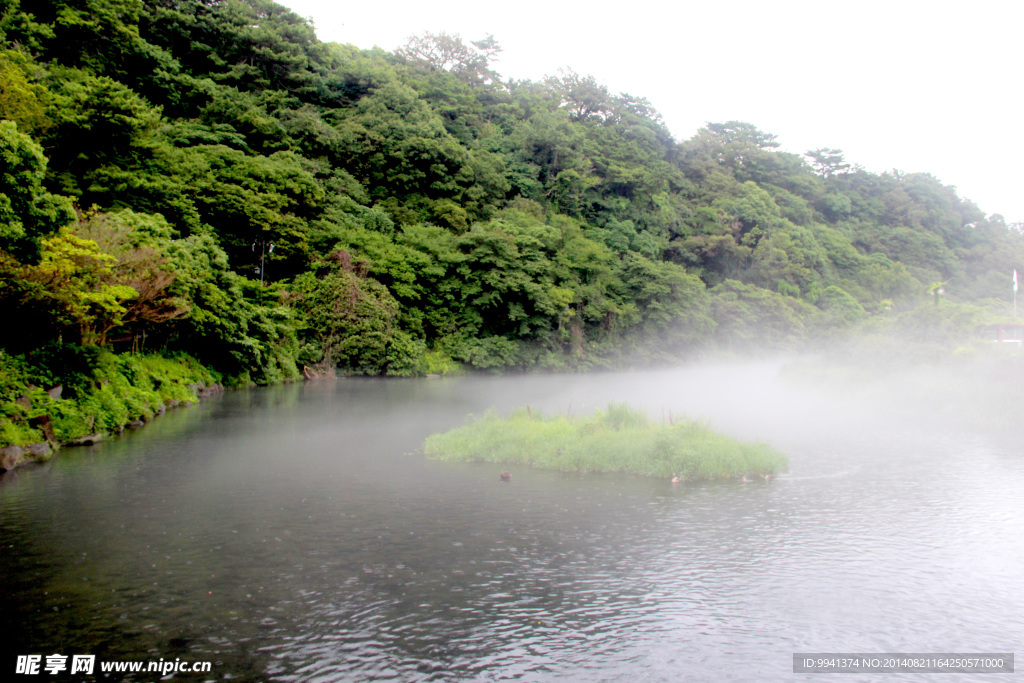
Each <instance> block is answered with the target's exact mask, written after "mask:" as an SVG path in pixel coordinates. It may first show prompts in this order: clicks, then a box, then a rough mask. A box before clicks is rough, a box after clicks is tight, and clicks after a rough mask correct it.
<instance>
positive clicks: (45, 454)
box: [22, 443, 53, 462]
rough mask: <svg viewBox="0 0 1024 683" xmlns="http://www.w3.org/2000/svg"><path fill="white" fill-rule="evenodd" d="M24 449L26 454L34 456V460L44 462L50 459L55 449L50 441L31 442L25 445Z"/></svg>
mask: <svg viewBox="0 0 1024 683" xmlns="http://www.w3.org/2000/svg"><path fill="white" fill-rule="evenodd" d="M22 451H24V452H25V455H27V456H29V457H30V458H32V460H35V461H38V462H42V461H44V460H49V459H50V456H52V455H53V449H52V447H51V446H50V444H49V443H30V444H29V445H23V446H22Z"/></svg>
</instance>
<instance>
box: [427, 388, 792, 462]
mask: <svg viewBox="0 0 1024 683" xmlns="http://www.w3.org/2000/svg"><path fill="white" fill-rule="evenodd" d="M423 450H424V453H425V454H426V455H427V457H430V458H435V459H438V460H457V461H469V462H494V463H502V464H508V465H527V466H530V467H540V468H544V469H554V470H561V471H565V472H622V473H627V474H636V475H641V476H648V477H663V478H666V479H667V478H671V477H673V476H678V477H679V478H680V480H682V481H688V480H689V481H693V480H705V479H724V478H729V477H741V476H770V475H773V474H775V473H777V472H780V471H782V470H784V469H785V467H786V462H787V459H786V456H785V455H783V454H782V453H780V452H779V451H776V450H775V449H773V448H772V447H771V446H768V445H767V444H761V443H745V442H742V441H738V440H736V439H732V438H730V437H727V436H724V435H722V434H719V433H717V432H715V431H714V430H712V429H711V428H710V427H709V426H708V425H707V424H706V423H705V422H700V421H695V420H690V419H688V418H685V417H682V418H673V417H671V416H669V417H668V418H667V420H666V421H664V422H661V423H655V422H651V421H650V420H649V419H648V417H647V414H646V413H645V412H644V411H643V410H638V409H634V408H631V407H630V406H628V405H626V404H614V403H613V404H610V405H609V406H608V409H607V411H605V412H597V413H594V414H593V415H590V416H585V417H573V416H569V415H558V416H554V417H545V416H543V415H542V414H540V413H539V412H537V411H534V410H532V409H530V408H529V407H527V408H520V409H519V410H517V411H515V412H514V413H512V415H510V416H509V417H508V418H501V417H498V416H497V415H496V414H493V413H489V414H487V415H485V416H484V417H483V418H481V419H479V420H477V421H475V422H471V423H469V424H467V425H464V426H462V427H459V428H456V429H453V430H451V431H448V432H444V433H442V434H434V435H432V436H429V437H427V439H426V442H425V443H424V448H423Z"/></svg>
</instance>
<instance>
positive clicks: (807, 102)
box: [278, 0, 1024, 222]
mask: <svg viewBox="0 0 1024 683" xmlns="http://www.w3.org/2000/svg"><path fill="white" fill-rule="evenodd" d="M278 2H280V3H281V4H283V5H285V6H287V7H290V8H291V9H292V10H294V11H295V12H296V13H298V14H299V15H301V16H304V17H311V18H312V19H313V22H314V24H315V26H316V29H317V35H318V36H319V37H320V39H321V40H324V41H336V42H341V43H352V44H354V45H357V46H359V47H364V48H369V47H373V46H375V45H376V46H379V47H382V48H384V49H386V50H389V51H390V50H394V49H395V48H396V47H399V46H400V45H402V44H403V43H405V41H406V39H407V38H408V37H409V36H411V35H416V34H421V33H424V32H427V31H430V32H434V33H436V32H439V31H447V32H449V33H458V34H460V35H461V36H462V37H463V39H464V40H466V41H467V42H468V41H471V40H479V39H481V38H483V37H484V36H486V35H487V34H488V33H491V34H494V37H495V38H496V39H497V41H498V43H499V44H501V46H502V48H503V49H504V52H502V53H501V54H500V55H499V59H498V61H497V62H495V63H494V64H493V68H495V70H496V71H498V72H499V73H500V74H502V75H503V76H504V77H505V78H515V79H530V80H540V79H542V78H543V77H544V76H546V75H552V74H555V73H556V72H557V71H558V69H559V68H571V69H573V70H574V71H576V72H578V73H580V74H583V75H587V74H590V75H593V76H594V77H595V78H596V79H597V80H598V82H600V83H603V84H605V85H607V86H608V87H609V89H610V90H611V91H612V92H628V93H629V94H631V95H635V96H639V97H646V98H647V99H648V100H650V101H651V103H652V104H653V105H654V106H655V108H657V109H658V111H660V112H661V114H662V116H663V117H664V119H665V122H666V124H667V125H668V127H669V129H670V130H671V131H672V133H673V135H674V136H675V137H676V138H677V139H679V140H685V139H688V138H689V137H691V136H692V135H693V134H694V133H696V131H697V129H698V128H700V127H701V126H703V125H704V124H705V123H707V122H709V121H711V122H721V121H729V120H734V119H735V120H740V121H746V122H748V123H752V124H754V125H756V126H757V127H758V128H760V129H761V130H763V131H765V132H768V133H774V134H775V135H776V136H777V137H778V141H779V142H780V143H781V145H782V149H785V150H786V151H790V152H797V153H803V152H805V151H807V150H809V149H815V148H818V147H835V148H839V149H842V150H843V151H844V153H845V155H846V160H847V161H848V162H850V163H856V164H860V165H861V166H863V167H865V168H867V169H868V170H870V171H875V172H882V171H886V170H891V169H894V168H896V169H900V170H902V171H906V172H918V171H923V172H928V173H931V174H932V175H934V176H936V177H938V178H939V179H940V180H941V181H942V182H943V183H945V184H948V185H954V186H955V187H956V188H957V190H958V192H959V194H960V196H961V197H966V198H968V199H971V200H972V201H974V202H975V203H976V204H978V206H979V207H980V208H981V209H982V210H983V211H984V212H986V213H988V214H992V213H1001V214H1003V216H1005V217H1006V219H1007V220H1008V221H1011V222H1016V221H1024V125H1022V124H1024V78H1022V76H1024V43H1022V42H1021V40H1020V38H1021V34H1022V29H1024V2H1020V0H967V1H964V0H959V1H957V2H950V1H949V0H929V1H922V0H887V1H885V0H857V1H851V0H843V1H841V2H837V1H833V0H734V1H732V2H729V1H728V0H696V1H695V0H676V2H672V0H659V1H657V2H655V1H654V0H633V1H631V2H628V1H627V2H616V3H600V2H591V3H583V2H573V3H567V2H562V1H559V0H548V1H546V2H545V1H543V0H520V1H518V2H493V1H492V2H488V1H487V0H474V1H466V0H457V1H452V2H433V3H429V2H410V1H407V0H379V1H378V2H376V3H369V2H367V3H351V4H349V3H344V4H343V3H339V2H337V1H336V0H278Z"/></svg>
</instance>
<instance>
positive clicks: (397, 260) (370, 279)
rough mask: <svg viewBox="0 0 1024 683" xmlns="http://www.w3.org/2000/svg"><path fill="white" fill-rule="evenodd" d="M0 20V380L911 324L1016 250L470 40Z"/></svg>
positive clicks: (693, 343)
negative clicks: (76, 361) (500, 57)
mask: <svg viewBox="0 0 1024 683" xmlns="http://www.w3.org/2000/svg"><path fill="white" fill-rule="evenodd" d="M0 7H2V8H3V9H2V14H0V46H2V52H0V118H2V119H4V120H3V121H2V122H0V154H2V156H3V166H2V175H0V271H2V273H0V316H2V320H3V321H4V322H3V325H2V327H0V345H2V347H3V348H4V349H5V350H6V354H5V355H4V358H5V359H6V360H5V366H4V367H6V368H7V370H6V371H5V372H6V374H5V375H4V377H6V378H7V380H5V381H7V384H8V385H9V386H14V385H15V384H17V382H16V381H15V380H14V379H11V378H15V377H29V378H30V379H31V377H33V375H32V373H33V372H38V370H33V368H38V367H39V366H40V363H41V362H42V359H43V358H44V357H45V358H49V359H52V358H55V357H60V358H63V357H66V356H67V355H68V354H69V353H72V351H69V349H72V350H74V352H73V353H72V355H74V354H77V355H76V356H75V357H76V358H77V357H79V356H81V355H82V353H83V349H89V348H93V347H100V348H101V349H103V353H106V352H107V351H110V352H113V353H115V354H126V353H128V352H130V351H136V352H139V351H147V352H159V353H161V354H164V355H171V356H173V355H174V354H190V355H191V357H194V358H197V359H199V360H200V361H201V362H202V363H203V364H205V365H207V366H209V367H212V368H214V369H215V370H216V371H218V372H220V373H223V375H224V376H225V377H226V378H228V381H230V382H234V383H236V384H247V383H253V382H255V383H272V382H278V381H282V380H289V379H295V378H299V377H300V376H301V374H302V372H303V369H304V368H305V371H306V372H307V373H323V372H329V371H331V370H332V369H333V368H339V369H340V370H341V371H342V372H354V373H370V374H388V375H416V374H424V373H434V372H444V371H447V370H450V369H452V368H455V367H460V366H461V367H467V368H470V369H473V368H475V369H485V370H501V369H526V368H551V369H572V368H590V367H600V366H615V365H618V364H623V363H628V364H630V365H637V364H643V363H651V362H663V361H669V360H673V359H678V358H685V357H687V356H690V355H693V354H695V353H698V352H702V351H706V350H707V349H735V350H748V349H779V348H798V347H800V346H802V345H805V344H807V343H809V342H812V343H813V342H815V341H816V340H820V339H826V340H827V339H835V338H836V337H837V336H843V335H847V334H849V333H850V331H851V330H854V329H859V328H863V327H865V326H868V327H872V326H873V327H875V328H887V329H889V328H891V329H900V330H902V332H901V334H910V335H920V336H927V335H933V334H935V331H936V330H938V329H943V330H946V329H950V328H951V326H952V327H955V328H957V329H961V330H962V329H967V328H968V327H969V326H970V325H973V324H975V323H976V322H977V321H980V320H981V319H982V318H983V317H984V316H985V315H1006V314H1008V312H1009V310H1010V306H1009V304H1008V303H1007V302H1008V301H1009V298H1010V296H1011V295H1012V290H1011V283H1010V276H1011V273H1012V272H1013V269H1014V268H1015V267H1018V266H1020V265H1021V264H1024V240H1022V237H1021V233H1020V231H1019V226H1007V225H1006V224H1004V222H1003V220H1002V219H1001V218H1000V217H999V216H990V217H986V216H985V215H984V214H983V213H982V212H981V211H980V210H979V209H978V208H977V207H976V206H975V205H974V204H973V203H971V202H970V201H968V200H966V199H963V198H961V197H959V196H957V194H956V192H955V191H954V189H953V188H951V187H947V186H944V185H942V184H941V183H940V182H939V181H938V180H936V179H935V178H933V177H931V176H929V175H927V174H923V173H907V174H904V173H899V172H893V173H886V174H882V175H878V174H874V173H869V172H867V171H865V170H863V169H861V168H859V167H857V166H856V165H853V164H851V163H850V162H849V161H848V160H845V159H844V158H843V155H842V153H841V152H839V151H838V150H829V149H822V150H814V151H811V152H809V153H808V154H807V155H804V156H800V155H795V154H790V153H786V152H782V151H779V150H778V149H777V144H776V142H775V141H774V137H773V136H772V135H771V134H770V133H767V132H763V131H760V130H758V129H757V128H756V127H755V126H754V125H751V124H748V123H742V122H736V121H731V122H725V123H713V124H709V125H707V126H706V127H705V128H703V129H702V130H700V131H699V132H698V133H697V134H696V135H695V136H694V137H692V138H690V139H688V140H677V139H675V138H674V137H673V135H672V133H671V132H670V131H669V130H668V129H667V128H666V127H665V125H664V124H663V122H662V120H661V118H660V116H659V114H658V112H656V111H655V110H654V109H653V108H652V107H651V106H650V104H649V103H648V102H647V101H646V100H645V99H644V98H643V97H639V96H633V95H627V94H624V93H623V94H615V93H612V92H609V91H608V89H607V88H605V87H604V86H602V85H601V84H600V82H599V81H598V80H596V79H595V78H593V77H590V76H582V75H579V74H576V73H572V72H561V73H559V74H558V75H556V76H552V77H550V78H548V79H546V80H544V81H543V82H529V81H524V82H520V81H509V80H506V79H503V77H502V76H501V75H500V74H499V73H497V72H496V71H495V70H493V69H494V58H495V56H496V55H497V54H498V53H499V52H500V46H499V45H498V42H497V41H496V40H495V39H494V38H492V37H486V38H484V39H483V40H480V41H477V42H467V41H463V40H462V39H460V38H458V37H456V36H450V35H444V34H442V35H423V36H419V37H416V38H412V39H410V41H409V43H408V44H407V45H406V46H405V47H404V48H402V49H400V50H397V51H396V52H394V53H388V52H384V51H381V50H361V49H358V48H356V47H353V46H351V45H338V44H331V43H322V42H320V41H319V40H318V39H317V37H316V35H315V33H314V31H313V29H312V27H311V26H310V25H309V24H308V23H307V22H306V21H305V20H304V19H302V18H300V17H298V16H297V15H295V14H294V13H292V12H291V11H289V10H288V9H286V8H285V7H283V6H281V5H278V4H275V3H273V2H269V1H267V0H32V2H29V1H28V0H20V1H19V0H3V1H2V2H0ZM694 106H695V107H699V98H695V99H694ZM940 288H941V290H942V292H941V299H940V294H939V289H940ZM936 302H939V303H940V304H941V305H940V306H936V305H935V304H936ZM40 354H43V355H40ZM46 354H48V355H46ZM48 362H51V361H48ZM15 366H16V369H17V368H20V369H17V371H15V369H12V368H15ZM18 373H21V374H18ZM0 380H3V378H0ZM18 381H22V380H18ZM25 381H28V380H25ZM36 381H37V382H41V381H42V380H36ZM0 384H3V381H0ZM83 386H84V385H83ZM3 399H4V400H5V401H8V403H7V404H5V405H8V406H11V405H12V403H10V401H13V400H14V397H13V394H12V395H10V396H4V397H3ZM16 412H17V409H15V408H10V409H9V410H8V416H9V417H10V416H11V415H14V414H15V413H16ZM19 414H20V413H19ZM12 419H13V418H12Z"/></svg>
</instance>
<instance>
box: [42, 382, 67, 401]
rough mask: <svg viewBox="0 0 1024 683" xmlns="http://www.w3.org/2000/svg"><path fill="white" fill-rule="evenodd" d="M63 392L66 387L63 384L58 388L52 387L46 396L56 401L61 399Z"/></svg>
mask: <svg viewBox="0 0 1024 683" xmlns="http://www.w3.org/2000/svg"><path fill="white" fill-rule="evenodd" d="M63 392H64V385H63V384H58V385H57V386H55V387H51V388H49V389H47V390H46V394H47V395H48V396H49V397H50V398H52V399H55V400H56V399H59V398H60V395H61V393H63Z"/></svg>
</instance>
